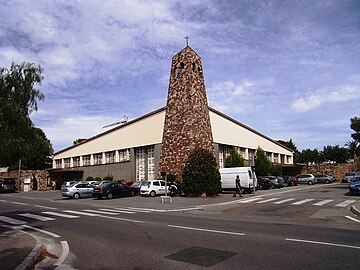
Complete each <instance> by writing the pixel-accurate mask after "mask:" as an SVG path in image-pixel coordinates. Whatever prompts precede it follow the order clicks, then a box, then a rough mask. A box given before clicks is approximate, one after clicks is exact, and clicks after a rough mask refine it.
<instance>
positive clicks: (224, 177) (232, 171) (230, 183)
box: [219, 167, 257, 193]
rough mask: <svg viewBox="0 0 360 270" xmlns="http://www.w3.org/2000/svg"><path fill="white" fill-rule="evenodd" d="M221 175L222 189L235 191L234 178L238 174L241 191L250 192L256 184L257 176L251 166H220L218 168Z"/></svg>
mask: <svg viewBox="0 0 360 270" xmlns="http://www.w3.org/2000/svg"><path fill="white" fill-rule="evenodd" d="M219 171H220V175H221V190H222V191H235V190H236V186H235V178H236V176H237V175H239V176H240V184H241V189H242V191H243V192H246V193H252V192H253V190H254V184H255V187H256V186H257V178H256V174H255V172H254V171H253V170H252V169H251V167H233V168H222V169H220V170H219Z"/></svg>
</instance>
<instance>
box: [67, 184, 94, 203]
mask: <svg viewBox="0 0 360 270" xmlns="http://www.w3.org/2000/svg"><path fill="white" fill-rule="evenodd" d="M93 189H94V187H93V186H92V185H90V184H87V183H75V184H73V185H70V186H66V185H62V186H61V195H62V196H63V197H68V198H74V199H80V198H84V197H92V192H93Z"/></svg>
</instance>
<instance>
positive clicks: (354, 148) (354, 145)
mask: <svg viewBox="0 0 360 270" xmlns="http://www.w3.org/2000/svg"><path fill="white" fill-rule="evenodd" d="M345 146H346V147H347V148H348V149H349V152H350V154H351V155H352V156H353V157H354V160H356V159H357V156H358V154H359V152H360V145H359V142H357V141H354V140H352V141H348V142H347V143H345Z"/></svg>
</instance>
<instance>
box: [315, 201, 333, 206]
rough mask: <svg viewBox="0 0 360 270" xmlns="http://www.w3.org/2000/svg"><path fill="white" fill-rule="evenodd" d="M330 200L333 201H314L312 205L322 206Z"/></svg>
mask: <svg viewBox="0 0 360 270" xmlns="http://www.w3.org/2000/svg"><path fill="white" fill-rule="evenodd" d="M332 201H334V200H323V201H321V202H317V203H314V204H313V205H317V206H322V205H324V204H327V203H330V202H332Z"/></svg>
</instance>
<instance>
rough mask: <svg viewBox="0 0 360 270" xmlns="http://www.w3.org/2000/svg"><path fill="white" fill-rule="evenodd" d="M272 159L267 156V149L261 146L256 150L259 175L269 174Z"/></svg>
mask: <svg viewBox="0 0 360 270" xmlns="http://www.w3.org/2000/svg"><path fill="white" fill-rule="evenodd" d="M271 166H272V164H271V161H270V160H269V159H268V158H267V157H266V154H265V151H264V150H263V149H262V148H261V147H260V146H259V147H258V148H257V151H256V162H255V172H256V174H257V175H264V176H266V175H269V172H270V169H271Z"/></svg>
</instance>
